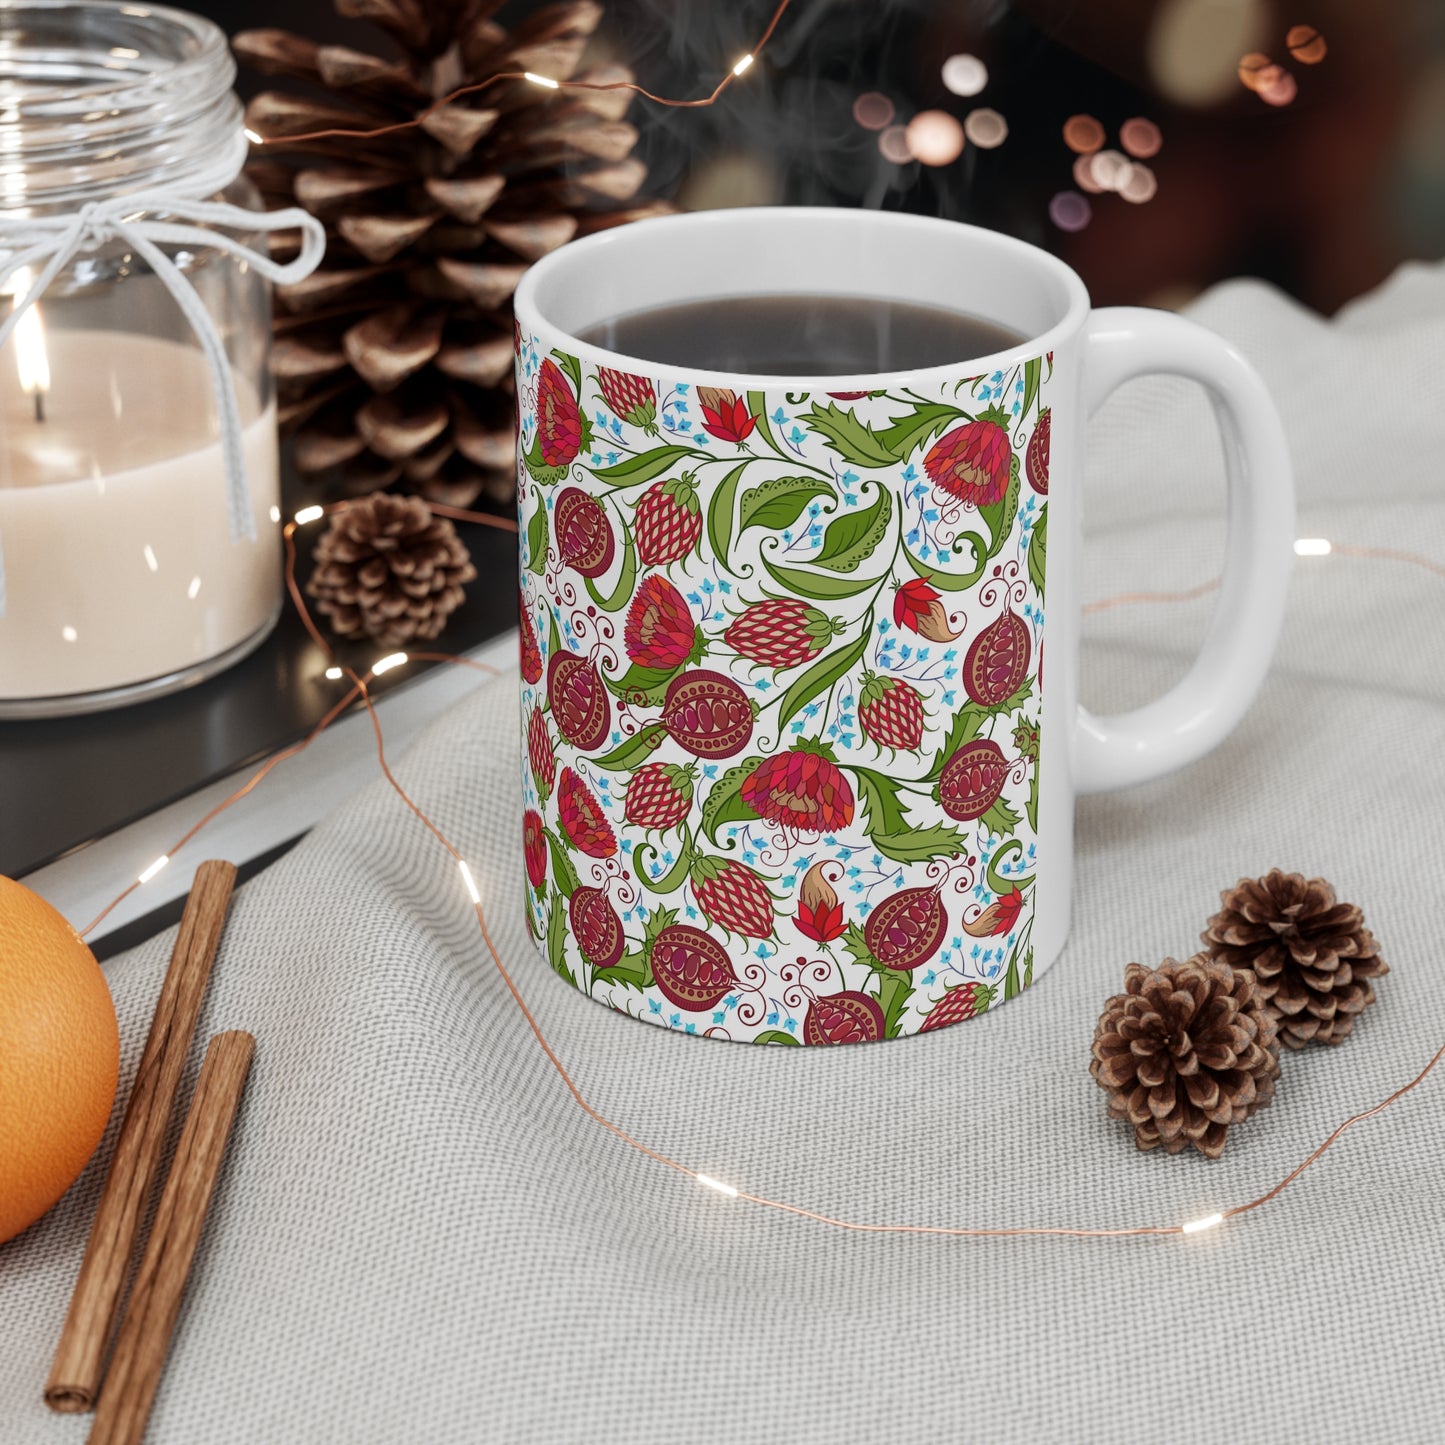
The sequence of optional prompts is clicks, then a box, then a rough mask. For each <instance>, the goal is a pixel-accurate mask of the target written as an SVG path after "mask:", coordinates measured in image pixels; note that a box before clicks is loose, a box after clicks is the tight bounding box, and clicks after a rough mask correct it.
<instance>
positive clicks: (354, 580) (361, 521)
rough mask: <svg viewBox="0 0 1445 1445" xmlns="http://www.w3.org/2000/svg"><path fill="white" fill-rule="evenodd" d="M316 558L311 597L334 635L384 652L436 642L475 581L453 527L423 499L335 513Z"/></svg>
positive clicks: (379, 501) (384, 498) (363, 503)
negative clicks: (366, 640)
mask: <svg viewBox="0 0 1445 1445" xmlns="http://www.w3.org/2000/svg"><path fill="white" fill-rule="evenodd" d="M314 556H315V561H316V569H315V571H313V572H312V574H311V580H310V581H309V582H308V583H307V584H306V591H307V592H308V593H309V594H310V595H311V596H312V597H314V598H316V607H317V611H319V612H323V613H325V614H326V616H327V617H329V618H330V619H331V629H332V631H333V632H335V633H336V634H337V636H338V637H358V636H363V637H369V638H371V639H372V641H374V642H379V643H381V644H383V645H384V646H387V647H399V646H402V645H404V644H405V643H408V642H411V641H413V640H415V639H417V638H425V639H430V638H433V637H435V636H437V634H438V633H440V632H441V630H442V628H443V626H444V625H445V624H446V620H447V618H448V617H449V616H451V614H452V613H453V612H455V611H456V609H457V608H458V607H459V606H461V603H462V600H463V598H464V597H465V596H466V593H465V591H464V590H463V585H462V584H463V583H466V582H470V581H471V580H472V579H473V578H474V577H475V576H476V575H477V569H476V568H475V567H473V566H472V560H471V557H470V556H469V555H468V553H467V549H466V545H465V543H463V541H462V539H461V538H460V537H458V536H457V529H456V528H455V527H454V526H452V524H451V523H450V522H449V521H447V520H446V519H445V518H443V517H434V516H432V513H431V508H430V507H428V506H427V504H426V503H425V502H424V501H422V500H421V498H420V497H393V496H390V495H388V494H387V493H385V492H377V493H376V494H375V495H374V496H370V497H363V498H361V499H360V500H358V501H355V502H350V503H348V504H347V505H346V506H345V507H343V508H341V509H340V510H339V511H337V512H334V513H332V516H331V525H330V527H329V528H328V529H327V531H326V532H324V533H323V534H322V535H321V537H320V538H319V539H318V540H317V543H316V550H315V553H314Z"/></svg>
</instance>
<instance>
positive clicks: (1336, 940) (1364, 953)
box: [1201, 868, 1390, 1049]
mask: <svg viewBox="0 0 1445 1445" xmlns="http://www.w3.org/2000/svg"><path fill="white" fill-rule="evenodd" d="M1220 899H1221V902H1222V903H1223V905H1224V906H1223V907H1222V908H1221V909H1220V910H1219V912H1218V913H1216V914H1215V915H1214V917H1213V918H1211V919H1210V920H1209V924H1208V927H1206V928H1205V930H1204V932H1203V934H1202V935H1201V937H1202V939H1203V941H1204V946H1205V948H1206V950H1207V951H1208V953H1209V955H1210V957H1211V958H1215V959H1218V960H1219V961H1220V962H1221V963H1227V964H1229V965H1230V967H1231V968H1247V969H1251V970H1252V971H1253V973H1254V976H1255V978H1256V980H1257V981H1258V985H1259V992H1260V996H1261V997H1262V998H1264V999H1265V1000H1266V1002H1267V1004H1268V1006H1269V1011H1270V1013H1271V1014H1273V1016H1274V1018H1275V1019H1276V1021H1277V1022H1278V1024H1279V1031H1280V1042H1281V1043H1284V1044H1288V1045H1289V1047H1290V1048H1292V1049H1302V1048H1304V1046H1305V1045H1306V1044H1307V1043H1310V1042H1311V1041H1313V1042H1315V1043H1317V1044H1338V1043H1343V1042H1344V1040H1345V1039H1347V1038H1349V1036H1350V1031H1351V1030H1352V1029H1353V1028H1354V1026H1355V1015H1356V1014H1358V1013H1360V1012H1361V1011H1362V1010H1363V1009H1364V1008H1365V1006H1366V1005H1367V1004H1372V1003H1374V1001H1375V991H1374V989H1372V988H1371V987H1370V980H1371V979H1372V978H1378V977H1379V976H1380V975H1381V974H1384V973H1389V971H1390V968H1389V965H1388V964H1387V963H1386V962H1385V960H1384V959H1383V958H1381V957H1380V955H1379V947H1378V945H1377V944H1376V942H1375V939H1374V935H1373V934H1372V933H1371V932H1370V930H1369V929H1368V928H1366V927H1365V923H1364V915H1363V914H1362V913H1361V912H1360V910H1359V909H1358V908H1356V907H1355V905H1354V904H1353V903H1339V902H1337V901H1336V899H1335V890H1334V889H1333V888H1332V887H1331V886H1330V885H1329V884H1328V883H1327V882H1325V880H1324V879H1323V878H1305V877H1303V876H1302V875H1301V874H1299V873H1282V872H1280V870H1279V869H1278V868H1276V869H1274V870H1273V871H1272V872H1270V873H1268V874H1266V875H1265V877H1263V878H1241V879H1240V880H1239V882H1238V883H1237V884H1236V885H1235V886H1234V887H1233V888H1230V889H1227V890H1226V891H1225V892H1224V893H1222V894H1221V895H1220Z"/></svg>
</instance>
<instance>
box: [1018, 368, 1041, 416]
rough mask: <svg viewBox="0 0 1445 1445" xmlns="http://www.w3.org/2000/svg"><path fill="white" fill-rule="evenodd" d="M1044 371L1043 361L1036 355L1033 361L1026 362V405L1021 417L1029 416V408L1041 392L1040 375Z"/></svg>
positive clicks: (1020, 413)
mask: <svg viewBox="0 0 1445 1445" xmlns="http://www.w3.org/2000/svg"><path fill="white" fill-rule="evenodd" d="M1042 371H1043V362H1042V361H1041V360H1040V359H1039V358H1038V357H1037V356H1036V357H1034V359H1033V360H1032V361H1029V362H1025V363H1024V405H1023V410H1022V411H1021V412H1019V415H1020V416H1021V417H1027V416H1028V414H1029V408H1030V407H1032V406H1033V404H1034V402H1035V400H1036V399H1037V398H1038V394H1039V376H1040V374H1041V373H1042Z"/></svg>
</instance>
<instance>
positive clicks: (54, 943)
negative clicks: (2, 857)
mask: <svg viewBox="0 0 1445 1445" xmlns="http://www.w3.org/2000/svg"><path fill="white" fill-rule="evenodd" d="M119 1067H120V1032H119V1030H118V1029H117V1028H116V1024H115V1005H114V1004H112V1003H111V1001H110V990H109V989H108V988H107V987H106V984H105V976H104V974H102V973H101V971H100V967H99V965H98V964H97V963H96V961H95V955H94V954H92V953H91V951H90V950H89V949H88V948H87V947H86V946H85V944H84V943H83V942H82V941H81V939H80V935H79V934H77V933H76V931H75V930H74V929H73V928H72V927H71V926H70V925H69V924H68V923H67V922H66V921H65V919H64V918H62V917H61V916H60V914H58V913H57V912H56V911H55V909H53V908H52V907H51V906H50V905H49V904H48V903H47V902H46V901H45V900H44V899H43V898H41V897H40V896H39V895H38V894H36V893H32V892H31V891H30V890H29V889H28V888H25V887H22V886H21V885H20V884H19V883H15V882H12V881H11V880H10V879H9V878H0V1242H3V1241H4V1240H7V1239H10V1238H12V1237H13V1236H14V1235H17V1234H19V1233H20V1231H21V1230H22V1229H24V1228H26V1226H27V1225H30V1224H32V1223H34V1221H35V1220H37V1219H39V1218H40V1216H41V1215H42V1214H44V1213H45V1211H46V1210H47V1209H49V1208H50V1206H51V1205H52V1204H54V1203H55V1201H56V1200H57V1199H59V1198H60V1196H61V1195H62V1194H64V1193H65V1191H66V1190H67V1189H69V1188H70V1186H71V1184H72V1183H74V1181H75V1179H76V1177H77V1176H78V1175H79V1173H80V1171H81V1170H82V1169H84V1168H85V1164H86V1161H87V1160H88V1159H89V1158H90V1156H91V1155H92V1154H93V1153H94V1152H95V1146H96V1145H97V1144H99V1143H100V1136H101V1135H102V1134H103V1133H104V1132H105V1125H106V1121H107V1120H108V1119H109V1118H110V1106H111V1105H112V1104H113V1103H114V1102H115V1083H116V1073H117V1071H118V1069H119Z"/></svg>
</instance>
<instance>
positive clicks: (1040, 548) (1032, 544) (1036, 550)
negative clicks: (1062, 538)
mask: <svg viewBox="0 0 1445 1445" xmlns="http://www.w3.org/2000/svg"><path fill="white" fill-rule="evenodd" d="M1048 546H1049V504H1048V503H1047V502H1045V503H1044V504H1043V506H1042V507H1040V508H1039V519H1038V521H1037V522H1035V523H1034V531H1033V536H1031V537H1030V538H1029V581H1030V582H1032V583H1033V584H1034V587H1035V588H1036V589H1037V590H1038V594H1039V596H1040V597H1042V596H1043V595H1044V571H1045V564H1046V562H1047V561H1048Z"/></svg>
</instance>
